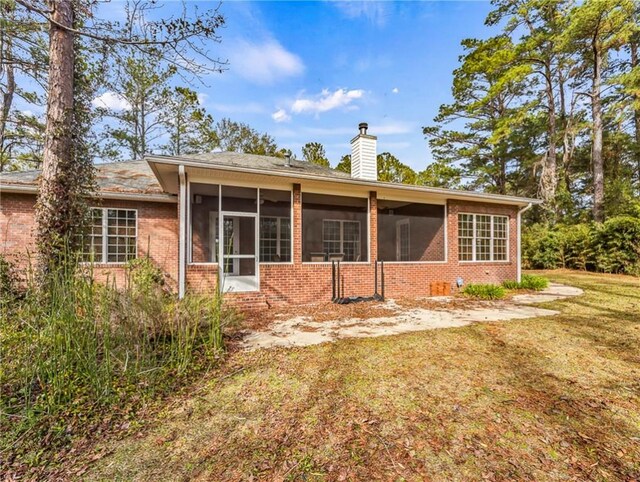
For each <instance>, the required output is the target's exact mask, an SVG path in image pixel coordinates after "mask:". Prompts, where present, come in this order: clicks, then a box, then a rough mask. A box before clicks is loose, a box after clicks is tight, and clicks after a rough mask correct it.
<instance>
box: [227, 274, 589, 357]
mask: <svg viewBox="0 0 640 482" xmlns="http://www.w3.org/2000/svg"><path fill="white" fill-rule="evenodd" d="M581 293H582V290H580V289H576V288H571V287H567V286H563V285H557V284H556V285H551V286H549V288H547V289H546V290H543V291H542V292H540V293H527V294H522V295H520V296H521V299H520V301H518V300H517V299H516V298H517V296H514V297H512V298H511V299H507V300H499V301H479V300H473V299H469V298H466V297H463V296H453V297H452V296H446V297H434V298H423V299H415V298H414V299H412V298H401V299H399V300H397V301H396V300H387V301H385V302H384V303H382V302H363V303H354V304H350V305H337V304H333V303H326V304H322V305H315V306H303V307H295V308H284V309H280V310H274V311H263V312H259V313H255V314H248V315H247V319H246V321H245V323H244V327H243V330H244V331H243V334H244V337H242V338H240V341H239V343H238V344H237V345H236V346H237V347H238V348H240V349H247V350H255V349H258V348H270V347H276V346H307V345H316V344H319V343H325V342H330V341H335V340H337V339H340V338H366V337H376V336H385V335H396V334H400V333H408V332H413V331H421V330H431V329H437V328H455V327H461V326H466V325H469V324H472V323H477V322H495V321H508V320H514V319H523V318H533V317H539V316H551V315H555V314H558V312H557V311H554V310H548V309H544V308H539V307H536V306H529V305H528V303H535V302H536V301H542V302H544V301H547V300H557V299H561V298H565V297H568V296H575V295H578V294H581Z"/></svg>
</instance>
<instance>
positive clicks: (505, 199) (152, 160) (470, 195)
mask: <svg viewBox="0 0 640 482" xmlns="http://www.w3.org/2000/svg"><path fill="white" fill-rule="evenodd" d="M145 159H146V160H147V162H148V163H149V166H150V167H151V169H152V170H153V172H154V174H156V176H157V177H158V182H159V183H160V185H161V186H162V188H163V189H165V183H164V180H163V179H162V177H161V176H160V175H159V172H158V170H157V169H156V167H155V164H156V163H157V164H170V165H175V166H179V165H184V166H185V167H198V168H207V169H217V170H221V171H236V172H244V173H252V174H261V175H266V176H276V177H286V178H291V179H300V180H310V181H327V182H339V183H343V184H351V185H358V186H370V187H373V188H380V187H384V188H389V189H397V190H402V191H411V192H422V193H427V194H436V195H442V196H446V197H448V198H459V199H468V200H470V201H476V202H483V201H485V202H493V203H502V204H512V205H518V206H526V205H528V204H541V203H542V200H540V199H533V198H524V197H517V196H507V195H502V194H487V193H477V192H472V191H460V190H455V189H445V188H434V187H427V186H416V185H412V184H398V183H392V182H383V181H367V180H363V179H353V178H348V177H332V176H320V175H316V174H314V175H311V174H304V173H300V172H291V173H288V172H284V171H269V170H265V169H257V168H251V167H239V166H225V165H223V164H211V163H209V162H206V161H198V160H187V159H185V158H182V157H174V156H162V157H158V156H146V157H145Z"/></svg>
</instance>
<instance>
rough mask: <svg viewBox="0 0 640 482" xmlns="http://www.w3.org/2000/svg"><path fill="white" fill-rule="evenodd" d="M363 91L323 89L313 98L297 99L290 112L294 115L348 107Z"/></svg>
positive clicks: (360, 96)
mask: <svg viewBox="0 0 640 482" xmlns="http://www.w3.org/2000/svg"><path fill="white" fill-rule="evenodd" d="M363 95H364V90H362V89H354V90H346V89H337V90H336V91H334V92H331V91H329V90H328V89H323V90H322V92H321V93H320V94H319V95H317V96H314V97H313V98H303V97H299V98H298V99H296V100H295V101H294V103H293V105H292V106H291V112H293V113H295V114H302V113H314V114H318V113H320V112H327V111H330V110H333V109H338V108H340V107H348V106H350V104H351V103H352V102H353V101H354V100H357V99H361V98H362V96H363ZM350 107H353V106H350Z"/></svg>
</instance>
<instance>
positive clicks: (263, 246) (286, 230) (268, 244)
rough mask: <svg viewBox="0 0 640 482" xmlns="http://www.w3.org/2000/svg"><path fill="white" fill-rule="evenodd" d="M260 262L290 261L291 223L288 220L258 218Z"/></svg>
mask: <svg viewBox="0 0 640 482" xmlns="http://www.w3.org/2000/svg"><path fill="white" fill-rule="evenodd" d="M260 261H261V262H263V263H278V262H289V261H291V222H290V219H289V218H283V217H270V216H269V217H267V216H262V217H261V218H260Z"/></svg>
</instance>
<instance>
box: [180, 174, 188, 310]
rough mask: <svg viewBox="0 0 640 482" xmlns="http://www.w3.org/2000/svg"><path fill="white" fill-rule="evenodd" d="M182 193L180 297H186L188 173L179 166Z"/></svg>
mask: <svg viewBox="0 0 640 482" xmlns="http://www.w3.org/2000/svg"><path fill="white" fill-rule="evenodd" d="M178 178H179V180H180V193H179V195H178V215H179V217H180V232H179V234H178V246H179V249H178V297H179V298H184V295H185V291H186V280H187V273H186V268H187V266H186V260H187V258H186V253H187V201H188V200H187V174H186V173H185V170H184V166H183V165H180V166H179V167H178Z"/></svg>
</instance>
